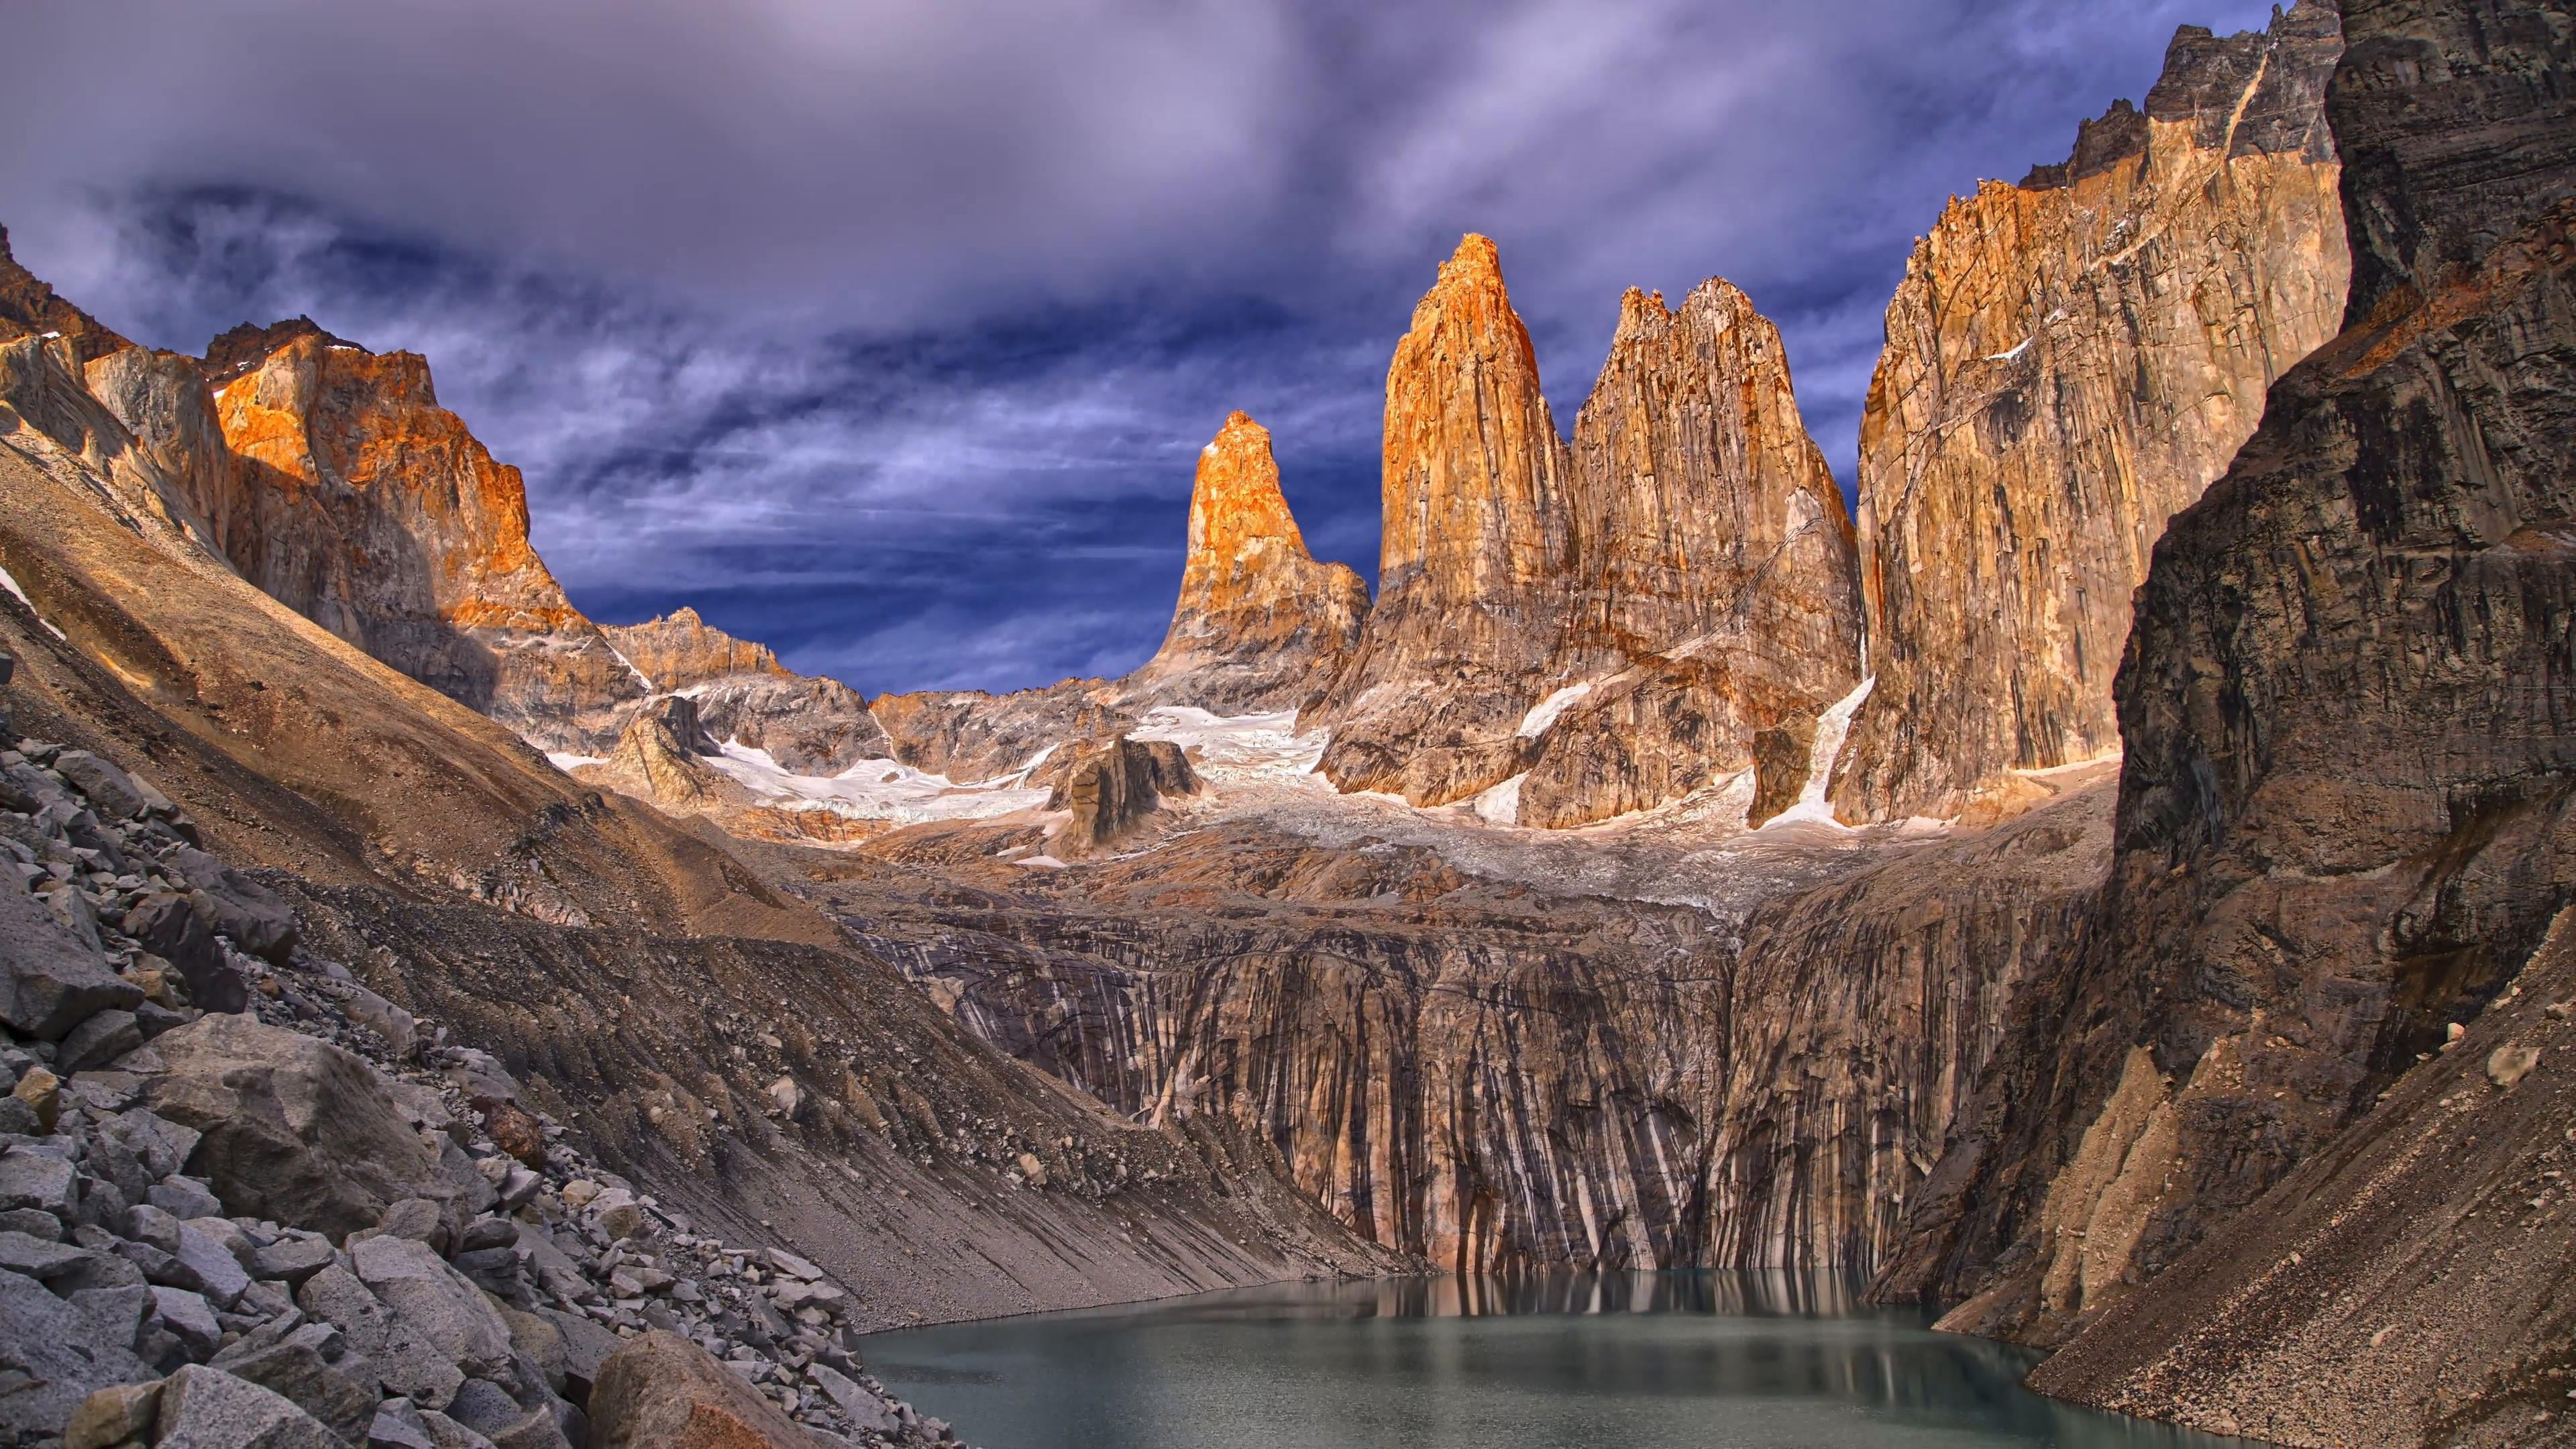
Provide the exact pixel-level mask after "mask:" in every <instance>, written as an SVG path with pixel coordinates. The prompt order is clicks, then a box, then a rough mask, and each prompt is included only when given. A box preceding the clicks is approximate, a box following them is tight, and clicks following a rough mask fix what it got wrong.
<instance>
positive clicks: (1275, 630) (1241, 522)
mask: <svg viewBox="0 0 2576 1449" xmlns="http://www.w3.org/2000/svg"><path fill="white" fill-rule="evenodd" d="M1367 613H1368V586H1367V585H1366V584H1364V583H1362V582H1361V581H1360V576H1359V575H1357V574H1355V573H1353V572H1351V571H1350V570H1349V569H1348V568H1345V567H1343V566H1342V565H1340V564H1337V563H1318V562H1316V561H1315V559H1314V557H1313V556H1312V555H1310V554H1309V553H1307V552H1306V539H1305V535H1303V534H1302V533H1300V532H1299V531H1298V529H1297V520H1296V519H1295V518H1294V517H1293V516H1291V515H1290V513H1289V512H1288V500H1287V498H1286V496H1285V495H1283V494H1282V493H1281V492H1280V491H1279V464H1278V462H1277V461H1276V460H1275V459H1273V458H1272V457H1271V454H1270V431H1269V429H1267V428H1264V427H1263V426H1261V424H1259V423H1256V422H1254V421H1253V420H1252V419H1251V418H1249V417H1247V416H1245V415H1244V414H1242V413H1239V412H1238V413H1235V414H1233V415H1232V416H1230V417H1228V418H1227V419H1226V420H1225V426H1224V427H1223V428H1221V429H1219V430H1218V432H1217V435H1216V439H1215V441H1213V442H1211V443H1209V444H1208V445H1207V447H1206V448H1205V449H1203V450H1202V451H1201V452H1200V454H1199V468H1198V483H1197V486H1196V487H1195V488H1194V489H1193V490H1192V491H1191V494H1190V553H1189V562H1188V564H1187V565H1186V566H1185V567H1184V568H1183V570H1182V573H1181V597H1180V603H1179V605H1178V606H1177V607H1176V608H1175V609H1174V610H1173V613H1172V627H1171V630H1170V632H1169V633H1167V634H1166V635H1165V636H1164V638H1163V647H1162V649H1161V650H1160V651H1158V652H1157V653H1156V654H1155V655H1154V657H1153V658H1152V659H1151V660H1149V661H1147V663H1146V664H1145V666H1144V667H1143V668H1141V669H1139V670H1137V671H1136V672H1135V673H1134V674H1131V675H1129V676H1128V677H1127V680H1126V688H1127V690H1128V692H1129V693H1130V694H1131V695H1132V696H1133V697H1135V698H1137V699H1139V700H1152V701H1156V702H1164V703H1173V704H1189V705H1197V706H1200V707H1202V708H1206V709H1210V710H1214V711H1215V712H1217V713H1219V714H1243V713H1252V712H1257V711H1266V710H1278V709H1289V708H1294V707H1295V706H1297V705H1298V704H1299V703H1301V702H1302V701H1303V700H1304V698H1305V697H1306V696H1307V694H1309V693H1310V692H1311V691H1312V689H1313V688H1314V687H1315V684H1316V682H1317V681H1319V680H1325V679H1330V678H1331V677H1332V676H1333V675H1334V674H1335V673H1336V672H1338V671H1339V669H1340V668H1341V666H1342V663H1343V661H1344V660H1345V658H1346V657H1347V656H1348V655H1349V653H1350V650H1351V648H1352V646H1353V645H1354V644H1356V643H1357V642H1358V640H1359V633H1360V621H1361V619H1363V618H1364V617H1366V615H1367Z"/></svg>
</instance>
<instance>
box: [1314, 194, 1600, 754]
mask: <svg viewBox="0 0 2576 1449" xmlns="http://www.w3.org/2000/svg"><path fill="white" fill-rule="evenodd" d="M1567 472H1568V463H1567V457H1566V449H1565V443H1564V441H1563V440H1562V439H1561V438H1560V437H1558V435H1557V431H1556V422H1555V419H1554V418H1553V417H1551V416H1550V415H1549V413H1548V407H1547V398H1546V397H1545V395H1544V394H1542V393H1541V392H1540V391H1539V379H1538V358H1537V354H1536V353H1535V352H1533V351H1532V350H1531V347H1530V339H1529V331H1528V329H1527V328H1525V327H1523V326H1522V325H1521V319H1520V316H1519V314H1517V313H1515V312H1514V311H1513V310H1512V304H1511V297H1510V295H1509V294H1508V293H1506V292H1505V290H1504V288H1503V274H1502V266H1501V263H1500V261H1499V259H1498V258H1497V257H1496V255H1495V252H1494V244H1493V243H1492V242H1490V241H1488V240H1486V239H1485V238H1483V237H1481V236H1474V235H1470V236H1468V237H1467V238H1466V239H1465V240H1463V241H1461V242H1460V243H1459V244H1458V250H1457V253H1456V254H1455V255H1454V256H1452V257H1451V258H1450V259H1449V260H1448V261H1446V262H1444V263H1442V264H1441V267H1440V278H1439V280H1438V281H1437V282H1436V283H1435V284H1433V286H1432V288H1431V290H1430V292H1429V293H1427V294H1426V295H1425V296H1424V297H1423V299H1422V301H1421V303H1420V304H1419V305H1417V306H1416V307H1415V308H1414V309H1413V327H1412V330H1411V331H1409V332H1407V333H1406V334H1405V336H1404V340H1403V341H1402V342H1400V343H1398V344H1397V346H1396V350H1395V361H1394V363H1393V365H1392V366H1390V367H1389V368H1388V369H1387V379H1386V433H1385V461H1384V472H1383V487H1384V509H1385V532H1384V537H1383V541H1382V542H1381V544H1380V546H1379V548H1380V552H1379V563H1378V601H1377V606H1376V609H1375V611H1374V612H1373V613H1372V615H1371V617H1370V620H1369V626H1368V628H1367V630H1366V631H1365V633H1364V635H1363V637H1362V639H1361V643H1360V648H1359V653H1358V655H1357V656H1356V657H1355V659H1354V660H1353V662H1352V665H1351V667H1350V668H1349V669H1347V670H1345V671H1344V672H1343V674H1342V677H1341V678H1340V679H1339V680H1338V681H1336V682H1335V684H1334V685H1333V686H1332V687H1331V689H1330V690H1329V691H1328V692H1327V693H1326V695H1325V696H1324V698H1323V699H1322V700H1321V701H1320V703H1319V705H1318V706H1317V707H1316V708H1315V709H1313V710H1311V711H1309V715H1310V716H1311V718H1310V719H1301V723H1312V722H1321V723H1329V724H1331V725H1332V726H1333V740H1332V744H1331V746H1330V747H1329V748H1328V749H1327V750H1326V751H1325V754H1324V759H1323V763H1322V766H1321V768H1322V770H1323V772H1324V774H1325V775H1326V776H1327V777H1329V778H1330V779H1331V780H1332V781H1333V783H1334V784H1335V785H1338V786H1340V787H1341V788H1343V789H1345V790H1361V789H1367V790H1392V791H1398V792H1401V793H1402V794H1403V795H1404V796H1405V798H1407V799H1409V800H1411V801H1413V802H1414V803H1416V804H1421V805H1435V804H1441V803H1445V802H1447V801H1451V800H1457V799H1461V798H1463V797H1465V796H1468V795H1472V794H1474V793H1476V792H1477V791H1479V790H1482V789H1484V788H1485V787H1487V786H1489V785H1493V784H1496V783H1498V782H1500V781H1501V780H1503V779H1505V778H1507V777H1508V776H1510V775H1511V774H1513V773H1514V772H1516V771H1517V770H1518V769H1519V767H1520V762H1521V758H1522V756H1523V754H1524V753H1525V751H1526V742H1525V741H1522V740H1521V739H1519V738H1518V736H1517V735H1516V734H1515V728H1516V727H1517V726H1518V725H1519V724H1520V722H1521V720H1522V718H1523V716H1524V715H1525V714H1527V712H1528V711H1529V709H1530V707H1531V706H1532V705H1534V704H1536V703H1537V702H1538V701H1539V699H1540V697H1541V695H1542V694H1544V693H1545V690H1544V689H1543V688H1542V685H1543V684H1544V681H1545V677H1546V672H1547V667H1548V662H1549V659H1550V657H1551V656H1552V654H1553V653H1554V650H1555V645H1556V635H1557V628H1556V625H1557V622H1558V619H1559V616H1560V614H1561V611H1562V592H1561V589H1562V584H1563V580H1564V577H1565V574H1566V572H1567V568H1568V565H1569V562H1570V560H1569V557H1568V548H1569V543H1570V534H1569V530H1568V528H1567V519H1566V514H1565V504H1564V497H1563V493H1564V488H1565V482H1566V477H1567Z"/></svg>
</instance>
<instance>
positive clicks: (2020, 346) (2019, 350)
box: [1986, 337, 2031, 362]
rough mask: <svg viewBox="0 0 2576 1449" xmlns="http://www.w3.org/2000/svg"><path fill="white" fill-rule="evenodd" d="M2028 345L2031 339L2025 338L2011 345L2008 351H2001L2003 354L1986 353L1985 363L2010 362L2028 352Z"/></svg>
mask: <svg viewBox="0 0 2576 1449" xmlns="http://www.w3.org/2000/svg"><path fill="white" fill-rule="evenodd" d="M2030 343H2031V339H2029V338H2027V337H2025V338H2023V339H2022V340H2021V341H2019V342H2016V343H2014V344H2013V345H2012V347H2011V348H2010V349H2009V350H2007V351H2003V352H1989V353H1987V354H1986V361H1988V362H2010V361H2012V360H2013V359H2014V358H2016V357H2019V356H2021V355H2022V354H2023V353H2025V352H2028V351H2029V350H2030Z"/></svg>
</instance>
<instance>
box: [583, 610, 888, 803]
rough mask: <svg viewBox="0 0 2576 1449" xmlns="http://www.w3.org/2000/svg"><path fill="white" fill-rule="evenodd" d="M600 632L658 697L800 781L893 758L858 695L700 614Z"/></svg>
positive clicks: (677, 613)
mask: <svg viewBox="0 0 2576 1449" xmlns="http://www.w3.org/2000/svg"><path fill="white" fill-rule="evenodd" d="M601 632H602V633H603V634H605V635H606V636H607V638H608V642H609V643H610V644H611V645H613V646H614V647H615V648H616V650H617V652H618V653H619V654H621V655H623V656H625V658H626V660H627V662H628V663H630V664H632V665H634V666H635V667H636V668H637V669H638V670H640V671H642V673H643V674H644V676H645V677H646V678H647V679H649V680H651V681H652V683H653V687H654V688H655V689H658V690H662V691H665V692H678V693H684V694H686V695H688V696H689V698H690V700H691V701H692V702H693V703H694V704H695V705H696V707H697V712H698V719H699V721H700V723H701V724H702V725H703V726H704V728H705V729H706V731H707V733H708V734H709V735H710V736H712V737H713V738H716V739H720V740H732V741H734V742H735V743H737V744H741V745H745V746H748V747H750V748H752V749H755V750H766V751H768V752H769V757H770V758H771V759H773V760H775V761H777V762H778V764H779V766H780V768H782V769H785V770H788V771H790V772H792V773H794V774H799V775H837V774H839V773H840V772H841V771H843V770H846V769H848V768H849V767H850V766H851V765H853V764H856V763H857V762H859V761H860V760H868V759H885V758H888V757H890V756H891V755H892V754H893V753H894V750H893V745H892V742H891V741H889V740H888V739H887V738H886V733H885V731H884V729H882V728H881V727H879V726H878V724H877V721H876V717H875V716H874V715H872V714H870V713H869V712H868V704H867V701H866V700H865V699H864V698H862V697H861V696H860V695H859V692H858V691H857V690H854V689H852V688H850V687H849V686H848V685H846V684H843V683H841V682H840V681H839V680H837V679H825V678H821V677H817V676H809V675H803V674H798V673H796V672H794V671H793V670H790V669H787V668H785V667H784V666H782V665H780V664H779V662H778V656H777V655H776V654H775V653H773V652H771V650H770V648H769V646H767V645H765V644H756V643H753V642H751V641H750V640H746V639H736V638H735V637H733V636H732V635H730V634H727V633H725V632H724V631H723V630H721V629H718V628H715V627H713V626H712V625H710V624H708V623H707V622H706V621H705V620H704V619H702V618H700V617H699V616H698V611H697V610H695V609H689V608H682V609H678V610H675V611H673V612H672V613H669V614H666V615H664V616H662V617H661V618H658V619H651V620H647V621H646V622H644V623H641V624H627V625H617V624H611V625H609V626H607V627H606V628H604V629H603V630H601Z"/></svg>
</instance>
